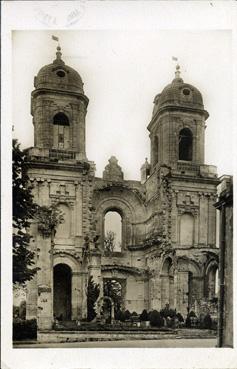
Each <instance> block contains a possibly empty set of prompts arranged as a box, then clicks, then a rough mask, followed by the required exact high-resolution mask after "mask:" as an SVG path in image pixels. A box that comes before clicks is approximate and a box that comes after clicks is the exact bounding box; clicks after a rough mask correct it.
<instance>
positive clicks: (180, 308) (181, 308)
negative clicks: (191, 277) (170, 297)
mask: <svg viewBox="0 0 237 369" xmlns="http://www.w3.org/2000/svg"><path fill="white" fill-rule="evenodd" d="M177 277H178V278H177V279H178V280H177V282H178V283H177V289H178V296H177V312H179V313H181V314H182V315H183V317H185V316H186V315H187V307H188V272H187V271H179V272H178V276H177Z"/></svg>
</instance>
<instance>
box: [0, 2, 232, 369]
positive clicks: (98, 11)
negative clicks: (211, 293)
mask: <svg viewBox="0 0 237 369" xmlns="http://www.w3.org/2000/svg"><path fill="white" fill-rule="evenodd" d="M2 3H3V4H1V5H2V6H1V10H2V14H3V16H2V19H1V21H2V24H1V25H2V27H1V29H2V35H1V39H2V44H1V47H2V55H1V57H2V64H1V69H2V86H1V87H2V96H1V99H2V117H1V118H2V135H1V137H2V162H1V163H2V174H3V175H2V182H1V189H2V197H1V200H2V201H1V202H2V207H1V208H2V217H1V220H2V221H1V225H2V240H3V242H2V243H3V246H4V247H2V265H1V267H2V268H1V272H2V276H3V278H4V283H3V285H2V296H3V299H2V300H3V301H4V304H2V315H3V316H4V319H3V320H2V329H3V331H4V337H3V340H2V341H3V342H2V345H3V346H2V347H3V353H4V355H5V356H4V357H3V360H4V361H5V364H6V366H8V367H9V368H17V369H27V368H29V369H30V368H32V367H34V369H44V368H46V367H47V366H48V363H51V365H52V367H54V368H61V367H62V365H63V367H64V368H69V367H70V368H76V367H78V365H79V364H78V362H80V367H81V368H82V367H83V368H84V367H85V368H88V367H90V368H96V369H102V368H103V369H105V368H108V369H109V368H111V367H113V365H114V363H115V362H116V365H117V367H118V368H125V367H126V368H131V369H132V368H134V367H136V368H141V367H147V368H148V367H149V368H151V367H167V353H168V356H169V362H168V365H169V366H170V367H173V368H181V367H182V368H190V367H195V368H196V367H198V368H199V367H200V366H202V367H203V368H206V369H207V368H218V367H220V366H222V367H223V368H224V367H226V365H228V366H230V367H232V368H235V367H236V365H235V362H236V350H235V349H233V350H231V352H229V353H228V360H226V357H225V355H223V353H222V352H220V351H219V350H213V349H212V350H211V351H210V350H208V349H206V350H199V349H195V350H193V351H192V353H191V355H187V353H186V351H185V349H180V352H179V354H177V352H174V350H172V349H171V350H169V349H166V350H165V352H163V351H162V350H159V349H157V350H156V352H154V351H155V350H153V351H152V353H151V355H144V350H136V355H134V353H133V352H131V351H130V350H129V349H127V350H124V351H123V352H122V353H121V351H120V350H115V351H114V350H112V351H113V352H112V351H111V354H109V353H108V352H105V351H104V350H103V349H99V350H96V349H95V354H94V355H91V354H90V353H89V352H88V354H87V353H86V352H84V351H83V353H82V352H80V353H79V352H78V350H75V349H74V350H71V351H70V354H69V355H66V356H65V352H64V351H61V350H58V349H55V350H54V349H51V350H45V351H44V350H30V351H31V352H27V355H26V353H25V351H24V350H18V351H16V350H14V349H12V330H11V317H10V315H11V314H9V306H12V295H11V293H9V291H10V290H11V283H12V269H11V263H12V255H11V242H12V240H11V237H12V236H11V224H12V214H11V208H12V207H11V191H9V188H11V185H12V173H11V135H12V132H11V126H12V124H14V126H15V131H14V132H13V134H14V136H17V137H18V138H19V140H20V141H21V142H22V144H23V146H24V147H26V146H32V145H33V125H32V117H31V116H30V93H31V91H32V90H33V78H34V76H35V75H36V74H37V72H38V70H39V69H40V68H41V67H42V66H43V65H45V64H48V63H51V61H52V60H53V59H54V57H55V48H56V45H55V42H54V41H52V40H51V35H52V34H56V36H59V37H60V43H61V46H62V52H63V59H64V61H65V62H66V63H67V64H68V65H70V66H72V67H74V68H75V69H77V70H78V72H79V73H80V75H81V77H82V79H83V81H84V88H85V93H86V95H87V96H88V97H89V99H90V103H89V106H88V114H87V123H86V124H87V142H86V143H87V156H88V158H89V159H90V160H94V161H95V162H96V166H97V173H96V174H97V175H98V176H99V175H101V174H102V171H103V168H104V167H105V165H106V164H107V160H108V159H109V157H110V156H111V155H112V154H114V155H116V156H117V158H118V160H119V164H120V165H121V166H122V168H123V170H124V174H125V178H127V179H139V178H140V173H139V172H140V166H141V164H142V163H143V162H144V159H145V157H146V156H147V157H148V158H149V151H150V150H149V138H148V131H147V129H146V127H147V125H148V123H149V121H150V119H151V113H152V108H153V99H154V96H155V95H156V94H157V93H159V92H161V91H162V89H163V88H164V87H165V86H166V85H167V84H168V83H169V82H170V81H171V80H172V79H173V76H174V69H175V65H174V62H172V59H171V58H172V56H176V57H178V58H179V62H180V66H181V71H182V78H183V79H184V81H185V82H188V83H191V84H193V85H194V86H196V87H197V88H198V89H199V90H200V91H201V92H202V94H203V99H204V104H205V108H206V110H208V112H209V114H210V117H209V118H208V120H207V128H206V145H205V148H206V160H205V161H206V163H207V164H215V165H217V167H218V173H219V175H221V174H224V173H225V174H231V173H233V169H234V168H233V167H234V166H233V159H232V158H233V155H232V154H233V150H232V148H233V145H232V143H234V142H235V134H236V129H235V127H234V126H235V122H236V119H235V120H234V114H235V118H236V108H234V109H233V107H234V106H236V104H234V102H235V101H236V92H237V91H236V88H235V87H234V86H235V84H236V76H237V74H236V71H235V75H234V76H233V75H232V70H233V68H234V65H233V64H234V63H232V62H233V61H236V56H237V55H236V51H235V50H236V41H237V40H236V39H237V32H236V31H237V29H236V25H237V22H236V19H237V6H236V2H233V1H141V0H140V1H116V0H114V1H84V0H80V1H76V0H75V1H57V2H54V1H5V2H2ZM231 37H232V38H233V44H232V50H233V52H232V51H231ZM233 58H234V59H233ZM232 67H233V68H232ZM236 86H237V84H236ZM232 93H233V94H232ZM234 94H235V99H234ZM234 131H235V134H234ZM234 271H235V278H236V277H237V274H236V273H237V268H234ZM235 280H236V279H235ZM236 306H237V304H234V308H235V309H236ZM235 313H236V311H235ZM13 351H14V352H13ZM28 351H29V350H28ZM72 351H73V352H72ZM26 357H27V360H26ZM78 358H79V359H78ZM105 358H106V360H105ZM78 360H79V361H78ZM227 362H228V363H227Z"/></svg>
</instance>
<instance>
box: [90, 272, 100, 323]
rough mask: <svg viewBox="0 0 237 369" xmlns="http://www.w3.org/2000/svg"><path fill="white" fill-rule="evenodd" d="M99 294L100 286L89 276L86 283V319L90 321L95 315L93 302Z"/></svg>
mask: <svg viewBox="0 0 237 369" xmlns="http://www.w3.org/2000/svg"><path fill="white" fill-rule="evenodd" d="M99 294H100V287H99V284H98V283H95V282H94V281H93V277H92V276H90V277H89V280H88V285H87V320H88V321H89V322H90V321H92V320H93V319H94V318H95V317H96V312H95V303H96V301H97V299H98V297H99Z"/></svg>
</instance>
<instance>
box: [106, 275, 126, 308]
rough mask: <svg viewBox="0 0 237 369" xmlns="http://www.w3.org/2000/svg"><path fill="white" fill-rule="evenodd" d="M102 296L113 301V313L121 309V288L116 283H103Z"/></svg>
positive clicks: (110, 281)
mask: <svg viewBox="0 0 237 369" xmlns="http://www.w3.org/2000/svg"><path fill="white" fill-rule="evenodd" d="M104 296H108V297H110V298H111V299H112V300H113V302H114V310H115V313H116V312H118V311H119V310H120V309H121V305H122V286H121V284H120V283H119V282H118V281H116V280H115V279H108V280H107V281H105V282H104Z"/></svg>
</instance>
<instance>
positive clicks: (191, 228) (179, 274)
mask: <svg viewBox="0 0 237 369" xmlns="http://www.w3.org/2000/svg"><path fill="white" fill-rule="evenodd" d="M179 69H180V67H179V66H177V67H176V73H175V78H174V80H173V81H172V82H171V84H169V85H167V86H166V87H165V88H164V89H163V91H162V92H161V93H160V94H158V95H157V96H156V97H155V100H154V109H153V114H152V119H151V122H150V123H149V125H148V130H149V132H150V140H151V166H150V171H149V173H148V175H147V179H146V182H145V185H146V189H147V202H148V209H149V210H148V211H149V213H150V214H151V216H150V220H149V222H148V225H147V226H148V232H151V233H154V230H155V231H156V234H157V239H158V240H160V247H159V249H160V253H161V255H162V253H165V255H166V257H165V258H161V259H160V264H159V263H158V264H157V265H156V267H155V269H154V277H152V278H151V280H152V281H153V284H154V285H156V287H155V291H154V292H153V291H151V295H153V294H154V298H152V297H151V307H152V308H158V309H160V308H162V307H164V306H165V304H169V305H170V306H173V307H175V308H176V309H177V310H178V311H180V312H181V313H182V314H185V313H186V312H187V307H193V306H194V304H195V301H200V299H201V298H203V297H204V296H206V297H207V295H208V293H210V294H211V292H210V291H207V287H205V282H204V280H205V278H207V279H208V278H214V277H213V276H212V277H210V276H208V277H205V273H206V271H205V268H207V265H208V263H209V261H210V260H211V259H213V270H212V272H213V275H214V269H216V268H217V258H216V256H217V250H216V246H215V229H216V228H215V227H216V214H215V209H214V206H213V204H214V202H215V198H216V186H217V184H218V179H217V174H216V167H214V166H209V165H205V164H204V132H205V121H206V119H207V118H208V113H207V111H206V110H205V109H204V105H203V99H202V95H201V93H200V92H199V91H198V89H197V88H196V87H194V86H192V85H190V84H187V83H184V81H183V79H182V78H180V70H179ZM156 252H157V251H156ZM156 252H155V251H154V255H155V254H156ZM148 263H150V259H148ZM201 265H202V267H201V268H200V266H201ZM153 268H154V267H153ZM201 281H202V282H201ZM212 283H214V282H213V281H212ZM208 289H210V287H208Z"/></svg>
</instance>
